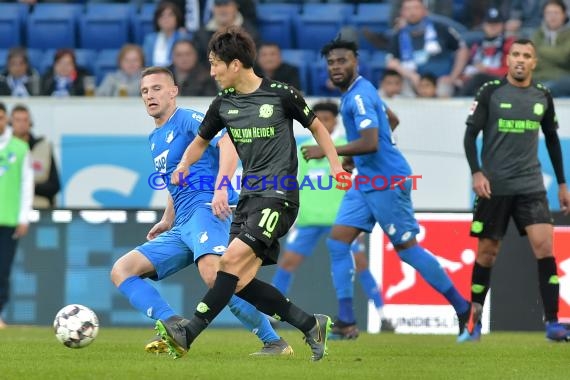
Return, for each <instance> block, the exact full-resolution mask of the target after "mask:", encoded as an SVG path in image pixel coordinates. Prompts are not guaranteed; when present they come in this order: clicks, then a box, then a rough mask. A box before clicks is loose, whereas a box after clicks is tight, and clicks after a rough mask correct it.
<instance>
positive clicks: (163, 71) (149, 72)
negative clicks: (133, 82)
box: [141, 66, 176, 83]
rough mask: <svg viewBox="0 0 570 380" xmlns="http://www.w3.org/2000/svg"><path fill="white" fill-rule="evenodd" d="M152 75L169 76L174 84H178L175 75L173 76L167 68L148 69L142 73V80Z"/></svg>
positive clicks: (151, 67)
mask: <svg viewBox="0 0 570 380" xmlns="http://www.w3.org/2000/svg"><path fill="white" fill-rule="evenodd" d="M152 74H165V75H168V76H169V77H170V79H172V82H173V83H176V82H175V81H174V74H172V71H170V70H169V69H168V68H167V67H162V66H150V67H147V68H146V69H144V70H143V71H142V72H141V79H142V78H144V77H146V76H148V75H152Z"/></svg>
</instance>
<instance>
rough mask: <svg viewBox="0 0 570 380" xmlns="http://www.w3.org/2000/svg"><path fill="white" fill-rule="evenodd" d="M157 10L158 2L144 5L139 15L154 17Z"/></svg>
mask: <svg viewBox="0 0 570 380" xmlns="http://www.w3.org/2000/svg"><path fill="white" fill-rule="evenodd" d="M155 9H156V2H150V3H143V4H142V5H141V9H140V10H139V14H141V15H151V16H153V15H154V10H155Z"/></svg>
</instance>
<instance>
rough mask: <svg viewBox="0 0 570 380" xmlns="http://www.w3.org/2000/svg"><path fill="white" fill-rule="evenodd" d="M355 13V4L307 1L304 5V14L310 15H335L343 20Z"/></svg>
mask: <svg viewBox="0 0 570 380" xmlns="http://www.w3.org/2000/svg"><path fill="white" fill-rule="evenodd" d="M353 13H354V5H353V4H345V3H334V4H320V3H305V4H304V5H303V14H304V15H309V16H317V17H320V16H333V17H337V18H339V19H341V20H344V19H346V18H347V17H349V16H350V15H352V14H353Z"/></svg>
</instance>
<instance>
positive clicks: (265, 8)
mask: <svg viewBox="0 0 570 380" xmlns="http://www.w3.org/2000/svg"><path fill="white" fill-rule="evenodd" d="M256 12H257V16H258V17H259V16H260V15H261V16H263V15H272V14H273V15H276V14H277V15H289V16H291V17H296V16H297V15H299V14H300V13H301V4H293V3H261V4H257V7H256Z"/></svg>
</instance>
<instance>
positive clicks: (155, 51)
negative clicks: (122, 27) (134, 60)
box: [143, 1, 189, 66]
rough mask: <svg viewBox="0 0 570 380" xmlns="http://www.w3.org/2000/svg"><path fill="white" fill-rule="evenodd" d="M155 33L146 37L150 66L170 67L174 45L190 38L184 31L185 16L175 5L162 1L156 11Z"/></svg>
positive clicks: (146, 58)
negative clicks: (182, 39) (180, 40)
mask: <svg viewBox="0 0 570 380" xmlns="http://www.w3.org/2000/svg"><path fill="white" fill-rule="evenodd" d="M153 23H154V30H155V31H154V32H152V33H149V34H147V35H146V36H145V37H144V42H143V50H144V58H145V62H146V64H147V65H148V66H169V65H170V64H171V63H172V62H171V59H170V58H171V56H172V47H173V46H174V43H175V42H176V41H178V40H179V39H181V38H188V37H189V35H188V32H187V31H186V30H185V29H184V15H183V14H182V11H181V10H180V8H179V7H178V5H176V4H175V3H172V2H170V1H161V2H160V3H158V5H157V6H156V9H155V10H154V18H153Z"/></svg>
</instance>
